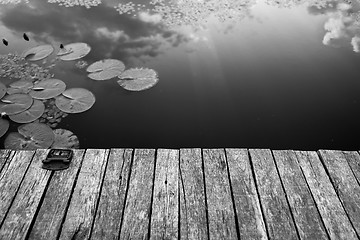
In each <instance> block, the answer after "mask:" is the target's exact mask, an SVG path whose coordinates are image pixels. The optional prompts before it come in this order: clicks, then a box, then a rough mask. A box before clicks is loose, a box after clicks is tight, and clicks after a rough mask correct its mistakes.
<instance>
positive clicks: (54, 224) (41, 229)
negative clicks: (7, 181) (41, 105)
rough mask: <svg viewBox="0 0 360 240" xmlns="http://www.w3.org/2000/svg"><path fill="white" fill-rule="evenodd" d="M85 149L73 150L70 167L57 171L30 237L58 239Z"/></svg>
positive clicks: (35, 238) (43, 239) (42, 239)
mask: <svg viewBox="0 0 360 240" xmlns="http://www.w3.org/2000/svg"><path fill="white" fill-rule="evenodd" d="M84 152H85V150H73V153H74V155H73V159H72V160H71V163H70V166H69V168H68V169H66V170H63V171H55V172H54V174H53V176H52V178H51V181H50V183H49V186H48V189H47V191H46V194H45V197H44V200H43V203H42V205H41V208H40V210H39V213H38V215H37V217H36V221H35V223H34V226H33V228H32V229H31V232H30V235H29V239H31V240H47V239H56V238H57V236H58V233H59V231H60V227H61V223H62V220H63V218H64V217H65V214H66V207H67V205H68V203H69V200H70V198H71V192H72V190H73V188H74V186H75V179H76V176H77V174H78V173H79V169H80V166H81V162H82V160H83V155H84Z"/></svg>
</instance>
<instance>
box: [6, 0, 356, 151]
mask: <svg viewBox="0 0 360 240" xmlns="http://www.w3.org/2000/svg"><path fill="white" fill-rule="evenodd" d="M0 3H1V5H0V34H1V36H0V37H1V38H2V39H3V43H0V44H1V45H0V54H1V55H3V56H2V65H1V66H2V70H4V71H2V73H3V74H2V77H1V78H0V81H1V82H2V83H3V84H4V85H5V86H6V87H7V91H8V89H9V88H10V84H13V83H14V82H16V81H19V80H21V79H22V80H25V81H30V82H33V83H34V82H35V85H36V84H39V83H41V81H45V80H44V79H46V78H47V79H49V78H50V79H58V80H61V81H60V82H61V83H60V82H57V84H61V86H63V87H61V86H60V87H57V88H56V89H59V88H63V89H62V90H60V92H58V93H57V96H55V97H54V98H51V99H50V100H43V101H41V100H40V102H43V103H45V105H44V106H45V111H46V112H45V113H44V114H43V115H42V117H40V118H39V119H37V120H34V121H36V122H43V124H47V126H48V127H50V128H52V129H53V130H55V129H60V130H57V131H63V130H61V129H65V130H68V131H70V132H72V133H73V134H74V135H76V136H77V138H78V141H79V143H80V148H113V147H121V148H122V147H136V148H185V147H204V148H214V147H216V148H217V147H219V148H221V147H237V148H239V147H240V148H241V147H243V148H271V149H302V150H317V149H342V150H358V149H359V148H360V141H359V140H358V139H359V136H360V124H359V123H360V106H359V104H360V94H359V93H360V67H359V66H360V13H359V10H360V2H357V1H352V2H341V1H326V0H325V1H315V0H314V1H311V0H307V1H306V0H303V1H295V0H279V1H274V0H267V1H260V0H259V1H256V0H224V1H217V0H172V1H164V0H151V1H146V3H144V1H141V0H139V1H135V0H134V1H121V2H120V3H119V1H117V0H116V1H115V0H108V1H105V0H104V1H102V2H101V1H100V0H92V1H85V0H84V1H77V0H63V1H60V0H57V1H55V0H48V1H45V0H29V1H20V0H18V1H10V0H0ZM72 43H83V44H85V47H84V46H83V47H84V48H86V46H88V47H89V51H88V52H86V53H84V54H83V55H84V56H80V57H79V58H78V59H74V60H71V61H63V60H61V59H59V58H61V56H60V57H59V56H57V54H58V53H59V51H62V50H64V49H65V50H68V49H69V47H67V46H68V44H72ZM42 45H51V46H52V48H53V51H52V52H51V54H50V56H48V57H46V58H43V59H41V60H38V61H31V58H32V57H35V56H36V54H35V55H34V53H33V54H32V55H31V54H29V56H30V57H29V58H26V60H24V59H22V60H21V57H23V56H24V55H23V53H24V52H25V51H27V50H29V49H31V48H33V47H37V46H42ZM30 51H32V50H30ZM70 51H72V50H70ZM76 51H77V50H76ZM84 51H85V50H84ZM8 54H10V55H8ZM14 58H15V59H18V60H17V61H13V60H12V59H14ZM106 59H114V61H115V60H118V62H116V63H114V64H115V65H116V66H115V70H114V69H112V68H111V71H110V72H111V73H109V74H110V75H111V74H113V75H114V76H112V78H111V79H108V80H94V79H92V78H91V77H90V75H89V72H88V71H87V70H89V69H88V67H89V66H90V65H91V64H93V63H95V62H97V61H101V60H106ZM119 62H120V63H119ZM25 64H27V65H26V66H28V72H27V71H24V66H25ZM31 64H37V65H31ZM118 64H120V65H121V64H123V69H121V67H119V65H118ZM9 65H14V66H9ZM19 66H20V67H19ZM21 66H22V67H21ZM9 69H10V70H9ZM29 69H30V70H29ZM129 69H132V70H134V69H138V70H139V69H142V70H144V69H145V70H146V71H149V72H146V74H143V75H144V76H145V75H146V76H145V77H149V76H150V77H149V78H150V80H149V81H150V82H151V84H150V85H149V86H148V87H145V90H142V91H132V90H134V89H126V87H124V85H126V84H128V83H129V82H130V81H135V80H134V79H132V78H131V77H129V76H127V77H124V79H125V80H120V79H119V77H118V75H120V74H122V73H124V72H123V71H124V70H125V71H126V70H129ZM95 70H96V71H99V69H95ZM113 70H114V71H115V73H117V74H114V71H113ZM7 71H8V72H9V71H10V72H11V71H12V72H11V74H10V76H8V75H6V72H7ZM16 71H19V72H18V73H15V72H16ZM106 71H108V70H106ZM36 72H42V73H43V74H42V75H41V74H40V75H36ZM121 72H122V73H121ZM135 72H136V71H135ZM140 72H141V71H140ZM34 74H35V75H36V76H35V75H34ZM95 74H98V72H96V73H95ZM106 74H108V72H106ZM106 74H105V75H106ZM132 74H135V75H136V74H140V75H141V74H142V73H138V72H136V73H134V72H133V73H132ZM27 75H28V76H27ZM34 76H35V77H34ZM39 76H41V77H39ZM144 76H142V77H144ZM10 77H12V78H10ZM120 77H121V75H120ZM125 81H128V83H124V82H125ZM146 81H148V80H146ZM63 83H64V84H65V85H62V84H63ZM51 84H55V83H51ZM51 84H50V85H51ZM35 85H34V86H35ZM135 85H136V84H135ZM36 86H37V88H35V89H32V90H31V89H30V90H31V91H33V92H35V95H36V94H38V92H39V91H40V92H41V91H43V90H44V88H45V87H43V86H42V85H41V86H39V85H36ZM51 86H52V85H51ZM136 87H138V86H136ZM79 88H80V89H83V90H84V89H85V90H84V91H86V90H87V92H86V94H88V92H89V94H92V96H93V97H94V99H93V102H91V101H92V100H89V101H90V102H91V103H89V104H88V106H87V107H85V108H84V109H83V110H82V111H81V112H71V111H70V112H66V111H61V110H59V109H58V107H57V106H58V105H57V104H55V102H56V101H55V99H58V98H61V97H62V98H64V99H68V98H69V95H71V94H75V93H70V92H66V91H68V90H69V89H79ZM130 88H131V87H130ZM65 89H66V90H65ZM30 90H29V91H30ZM137 90H139V89H137ZM49 91H50V90H49ZM54 91H55V90H51V91H50V92H51V93H53V92H54ZM56 91H57V90H56ZM56 91H55V92H56ZM64 91H65V92H64ZM23 94H25V93H23ZM26 94H27V95H29V93H26ZM76 94H77V93H76ZM76 94H75V95H76ZM84 94H85V93H84ZM7 95H8V93H6V95H5V96H4V97H3V99H2V103H1V104H2V105H6V104H9V102H7V101H9V100H4V98H5V97H6V96H7ZM89 96H90V95H89ZM90 98H91V97H90ZM74 101H75V100H74ZM35 102H37V103H38V102H39V100H37V101H35V100H34V101H33V104H35ZM38 104H41V103H38ZM85 105H86V104H85ZM71 108H72V107H71ZM74 108H76V106H75V107H74ZM46 109H47V110H46ZM62 110H63V109H62ZM24 111H25V110H24ZM2 112H4V111H2ZM28 112H29V111H28ZM49 112H50V113H49ZM56 114H58V115H57V116H55V115H56ZM3 115H4V116H3V121H8V122H9V129H8V130H7V132H6V133H5V134H4V135H3V136H2V137H1V138H0V144H1V146H0V147H1V148H5V147H6V146H5V145H4V142H5V139H6V138H7V137H8V136H9V135H10V134H11V133H12V137H14V136H15V134H14V133H15V132H20V133H16V134H17V135H16V136H18V135H19V134H20V135H21V134H23V132H24V131H25V132H26V131H27V132H29V131H30V132H31V131H35V130H31V129H30V127H29V125H24V124H20V123H16V122H15V121H13V120H11V115H10V114H3ZM7 115H9V116H7ZM9 117H10V119H9ZM13 118H14V117H13ZM53 118H54V119H58V120H57V121H55V120H54V121H50V119H53ZM54 123H55V124H54ZM25 124H29V123H25ZM37 124H40V123H37ZM40 125H42V124H40ZM30 126H31V125H30ZM37 127H39V126H38V125H36V126H35V129H37ZM42 127H43V126H42ZM29 129H30V130H29ZM36 131H37V130H36ZM63 132H64V131H63ZM23 138H24V139H25V140H26V139H27V140H29V139H31V138H32V136H31V134H30V135H29V136H27V137H23ZM25 140H24V141H25ZM47 141H48V140H47ZM35 145H36V144H35ZM19 146H20V147H21V146H22V147H24V148H26V144H25V145H24V144H20V145H19ZM77 147H78V145H77Z"/></svg>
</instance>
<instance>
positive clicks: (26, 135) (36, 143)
mask: <svg viewBox="0 0 360 240" xmlns="http://www.w3.org/2000/svg"><path fill="white" fill-rule="evenodd" d="M54 139H55V135H54V132H53V131H52V129H51V128H50V127H49V126H47V125H46V124H43V123H28V124H25V125H21V126H20V127H18V132H12V133H10V134H9V135H8V136H7V138H6V139H5V142H4V146H5V148H6V149H19V150H34V149H42V148H49V147H50V146H51V145H52V144H53V142H54Z"/></svg>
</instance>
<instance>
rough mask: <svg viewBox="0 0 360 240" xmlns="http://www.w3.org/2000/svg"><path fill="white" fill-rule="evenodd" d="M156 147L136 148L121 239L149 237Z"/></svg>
mask: <svg viewBox="0 0 360 240" xmlns="http://www.w3.org/2000/svg"><path fill="white" fill-rule="evenodd" d="M154 162H155V150H154V149H136V150H135V153H134V159H133V162H132V167H131V174H130V180H129V190H128V193H127V197H126V203H125V210H124V218H123V222H122V227H121V230H120V231H121V232H120V239H148V238H149V236H148V229H149V223H150V217H151V216H150V208H151V194H152V188H153V177H154Z"/></svg>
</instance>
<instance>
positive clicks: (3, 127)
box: [0, 118, 10, 137]
mask: <svg viewBox="0 0 360 240" xmlns="http://www.w3.org/2000/svg"><path fill="white" fill-rule="evenodd" d="M9 125H10V123H9V121H8V120H5V119H2V118H0V137H2V136H4V135H5V133H6V132H7V130H8V129H9Z"/></svg>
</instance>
